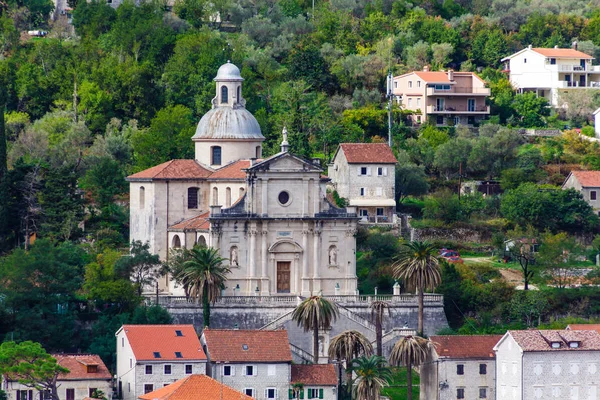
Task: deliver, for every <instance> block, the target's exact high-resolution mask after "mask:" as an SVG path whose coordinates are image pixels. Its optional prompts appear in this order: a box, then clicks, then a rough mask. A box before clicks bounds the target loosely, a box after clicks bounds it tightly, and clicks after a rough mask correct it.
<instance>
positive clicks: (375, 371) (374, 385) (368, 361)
mask: <svg viewBox="0 0 600 400" xmlns="http://www.w3.org/2000/svg"><path fill="white" fill-rule="evenodd" d="M352 370H353V371H354V372H356V382H355V384H354V390H353V392H354V398H355V399H356V400H378V399H379V395H380V393H381V389H383V388H384V386H387V385H388V382H389V381H390V380H391V379H392V371H391V370H390V368H389V367H388V366H386V365H385V358H383V357H379V356H369V357H365V356H362V357H360V358H357V359H355V360H354V361H353V362H352Z"/></svg>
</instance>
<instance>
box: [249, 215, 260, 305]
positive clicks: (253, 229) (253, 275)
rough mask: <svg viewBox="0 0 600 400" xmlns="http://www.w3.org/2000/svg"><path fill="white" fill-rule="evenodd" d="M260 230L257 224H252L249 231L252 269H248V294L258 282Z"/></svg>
mask: <svg viewBox="0 0 600 400" xmlns="http://www.w3.org/2000/svg"><path fill="white" fill-rule="evenodd" d="M257 233H258V232H256V224H252V226H251V227H250V231H249V232H248V235H249V236H250V249H249V250H250V251H249V253H250V255H249V257H248V258H249V259H250V260H249V261H250V262H249V264H250V271H248V289H247V294H246V296H250V295H251V294H252V293H253V292H254V289H255V286H254V284H255V283H256V282H257V280H256V235H257Z"/></svg>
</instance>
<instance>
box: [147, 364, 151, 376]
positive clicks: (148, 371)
mask: <svg viewBox="0 0 600 400" xmlns="http://www.w3.org/2000/svg"><path fill="white" fill-rule="evenodd" d="M146 375H152V365H146Z"/></svg>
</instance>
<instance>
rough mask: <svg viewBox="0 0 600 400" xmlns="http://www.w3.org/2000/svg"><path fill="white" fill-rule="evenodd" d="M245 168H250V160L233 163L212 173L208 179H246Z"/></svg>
mask: <svg viewBox="0 0 600 400" xmlns="http://www.w3.org/2000/svg"><path fill="white" fill-rule="evenodd" d="M246 168H250V160H239V161H235V162H232V163H231V164H228V165H226V166H224V167H222V168H219V169H218V170H216V171H215V172H213V173H212V174H211V175H210V179H246V171H244V169H246Z"/></svg>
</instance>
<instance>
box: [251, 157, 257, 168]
mask: <svg viewBox="0 0 600 400" xmlns="http://www.w3.org/2000/svg"><path fill="white" fill-rule="evenodd" d="M255 164H256V158H255V157H252V158H250V166H251V167H254V165H255Z"/></svg>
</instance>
